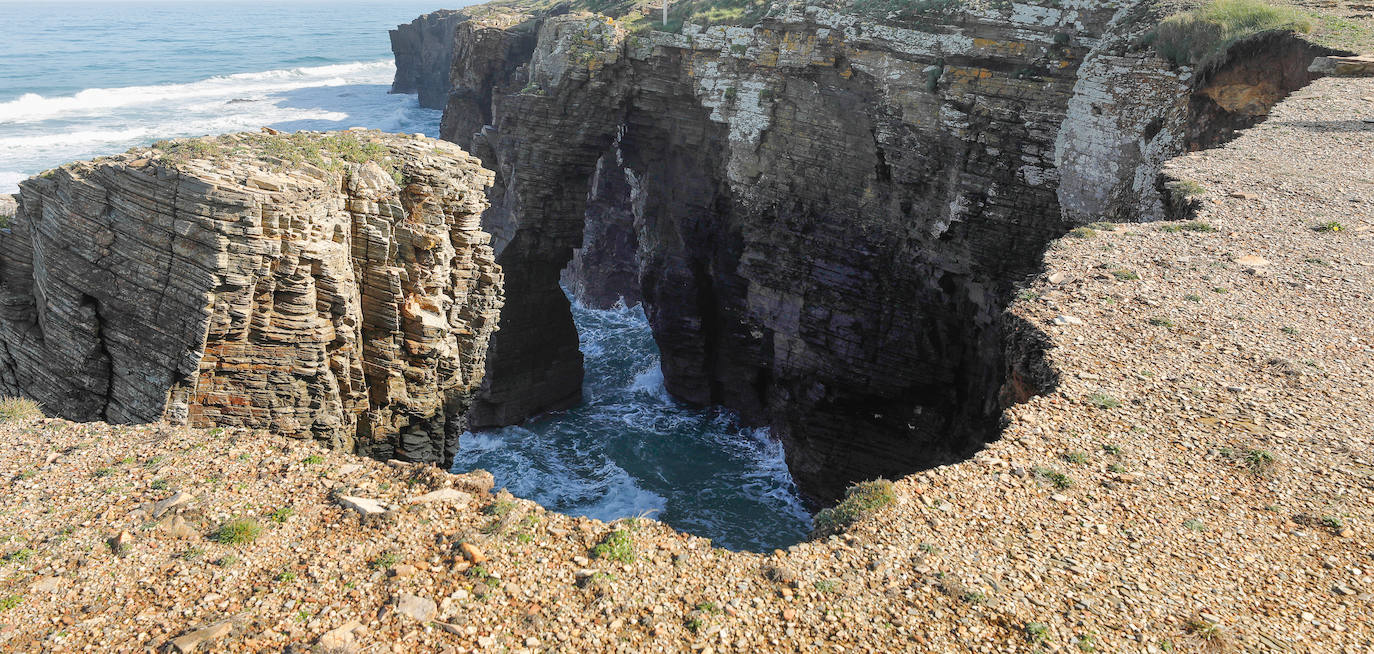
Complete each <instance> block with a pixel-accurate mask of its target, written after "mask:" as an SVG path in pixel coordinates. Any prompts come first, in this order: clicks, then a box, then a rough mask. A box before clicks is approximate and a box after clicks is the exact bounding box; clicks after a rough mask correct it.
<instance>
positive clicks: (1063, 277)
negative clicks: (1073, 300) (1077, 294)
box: [1049, 270, 1069, 284]
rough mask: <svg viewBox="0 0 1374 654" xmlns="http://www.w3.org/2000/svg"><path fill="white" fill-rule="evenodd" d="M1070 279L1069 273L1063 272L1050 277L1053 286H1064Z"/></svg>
mask: <svg viewBox="0 0 1374 654" xmlns="http://www.w3.org/2000/svg"><path fill="white" fill-rule="evenodd" d="M1068 279H1069V273H1066V272H1064V271H1062V270H1061V271H1059V272H1056V273H1052V274H1051V275H1050V276H1049V281H1050V283H1051V284H1063V283H1064V282H1066V281H1068Z"/></svg>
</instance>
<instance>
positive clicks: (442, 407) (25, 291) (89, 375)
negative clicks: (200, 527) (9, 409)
mask: <svg viewBox="0 0 1374 654" xmlns="http://www.w3.org/2000/svg"><path fill="white" fill-rule="evenodd" d="M490 183H491V174H490V173H489V172H488V171H485V170H483V169H482V168H481V167H480V166H479V165H478V162H477V160H476V159H474V158H472V157H469V156H468V155H467V154H466V153H464V152H462V151H461V150H460V149H459V148H457V147H455V146H453V145H451V144H448V143H444V142H441V141H436V140H433V139H423V138H414V137H408V136H389V135H383V134H381V133H377V132H361V131H355V132H347V133H338V134H319V133H302V134H296V135H291V136H272V135H256V134H252V135H249V134H240V135H231V136H225V137H219V138H205V139H192V140H182V141H172V142H164V143H160V144H158V145H156V146H154V147H153V148H148V149H143V150H135V151H131V152H129V153H128V154H124V155H120V156H116V157H109V158H103V159H97V160H95V161H92V162H82V163H76V164H70V165H66V166H63V167H61V168H58V169H54V170H51V171H48V172H47V173H44V174H43V175H41V176H38V177H34V178H32V179H29V180H27V181H25V182H22V183H21V184H20V194H19V197H20V204H19V209H18V212H17V214H16V215H15V217H14V218H13V219H12V221H11V223H10V227H9V229H8V230H3V231H0V393H3V394H7V395H8V394H23V395H26V396H29V397H32V398H34V399H36V400H38V401H39V402H41V403H42V404H43V406H44V408H45V409H46V410H47V411H48V412H49V413H51V414H53V415H59V416H62V417H66V418H70V419H76V420H105V421H109V422H116V423H128V422H147V421H154V420H159V419H164V418H165V419H170V420H173V421H187V422H189V423H191V424H193V425H202V426H206V425H241V426H250V427H262V428H268V429H271V430H273V431H275V432H278V433H281V434H284V435H286V436H289V437H295V438H317V439H322V440H326V441H328V442H329V443H330V444H331V445H332V446H335V447H339V448H346V449H351V450H357V451H359V452H361V453H365V454H370V455H374V456H382V457H396V458H402V459H409V460H417V461H430V462H443V463H447V462H448V461H449V460H451V458H452V455H453V453H454V452H455V451H456V449H455V448H456V445H457V436H458V434H459V433H461V432H462V431H463V429H464V428H465V425H466V423H465V421H464V416H465V413H466V408H467V405H468V402H469V398H470V396H471V394H472V392H473V391H474V390H475V389H476V388H477V385H478V384H479V382H480V381H481V379H482V374H483V369H484V356H485V352H486V346H487V341H488V339H489V337H490V335H491V333H492V332H493V330H494V329H495V326H496V324H495V323H496V316H497V313H498V312H499V309H500V306H501V298H502V295H501V272H500V269H499V267H498V266H497V265H496V264H495V262H494V259H493V253H492V250H491V248H490V247H489V245H488V241H489V237H488V236H487V234H486V233H484V232H482V231H481V229H480V227H479V216H480V214H481V212H482V210H483V209H485V208H486V206H487V202H486V198H485V196H484V190H485V188H486V187H487V186H488V185H490Z"/></svg>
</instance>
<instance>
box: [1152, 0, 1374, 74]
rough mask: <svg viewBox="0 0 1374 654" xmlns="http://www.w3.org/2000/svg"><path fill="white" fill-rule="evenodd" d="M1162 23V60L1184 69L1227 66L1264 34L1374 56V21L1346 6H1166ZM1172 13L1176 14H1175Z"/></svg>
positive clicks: (1217, 1) (1300, 1)
mask: <svg viewBox="0 0 1374 654" xmlns="http://www.w3.org/2000/svg"><path fill="white" fill-rule="evenodd" d="M1160 9H1161V10H1162V11H1161V13H1163V14H1164V15H1168V18H1165V19H1164V20H1162V21H1160V24H1159V26H1158V27H1157V28H1155V30H1154V31H1152V32H1151V33H1150V35H1149V36H1147V37H1146V38H1147V40H1149V41H1150V42H1151V44H1152V45H1153V46H1154V48H1155V50H1156V51H1157V52H1158V53H1159V54H1160V56H1162V57H1164V58H1165V59H1168V60H1170V61H1172V62H1174V63H1175V64H1179V65H1192V66H1200V67H1207V66H1211V65H1214V64H1218V63H1221V62H1223V61H1224V60H1225V58H1226V52H1227V51H1228V50H1229V49H1230V48H1231V47H1232V46H1234V45H1236V44H1238V43H1242V42H1244V41H1247V40H1249V39H1252V38H1254V37H1257V36H1260V35H1263V34H1275V33H1285V32H1288V33H1296V34H1300V35H1302V37H1303V38H1304V39H1306V40H1307V41H1310V42H1312V43H1315V44H1317V45H1321V46H1325V47H1328V48H1334V49H1338V50H1348V51H1351V52H1369V51H1372V50H1374V17H1371V16H1370V15H1369V14H1360V13H1352V10H1351V9H1350V8H1346V7H1342V6H1341V5H1340V3H1334V4H1328V5H1316V4H1313V3H1310V2H1307V1H1305V0H1294V1H1292V2H1287V1H1282V0H1276V1H1274V2H1269V1H1266V0H1210V1H1208V2H1201V3H1199V2H1184V3H1177V2H1170V1H1169V0H1162V1H1161V2H1160ZM1169 14H1172V15H1169Z"/></svg>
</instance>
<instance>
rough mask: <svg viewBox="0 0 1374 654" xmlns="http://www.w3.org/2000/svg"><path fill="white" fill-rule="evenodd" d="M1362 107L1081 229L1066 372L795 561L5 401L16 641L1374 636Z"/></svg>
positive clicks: (3, 461)
mask: <svg viewBox="0 0 1374 654" xmlns="http://www.w3.org/2000/svg"><path fill="white" fill-rule="evenodd" d="M1370 121H1374V80H1333V79H1328V80H1322V81H1319V82H1317V83H1315V84H1313V85H1312V86H1310V87H1308V88H1306V89H1305V90H1303V91H1301V92H1299V93H1298V94H1296V95H1295V96H1294V97H1293V98H1291V99H1290V100H1288V101H1286V102H1284V103H1283V104H1281V105H1280V106H1279V107H1277V108H1276V110H1275V113H1274V116H1273V118H1271V119H1270V120H1269V121H1268V122H1266V123H1264V124H1263V125H1262V126H1260V127H1258V128H1256V129H1253V130H1250V131H1249V132H1247V133H1245V134H1244V135H1243V136H1242V137H1241V138H1240V139H1238V140H1237V141H1235V142H1233V143H1232V144H1230V145H1229V146H1227V147H1226V148H1224V149H1221V150H1216V151H1211V152H1208V153H1205V154H1198V155H1192V156H1189V157H1185V158H1183V159H1181V160H1178V161H1176V162H1174V163H1172V164H1171V165H1170V166H1169V174H1171V175H1172V176H1174V177H1175V178H1177V179H1179V180H1187V181H1189V182H1192V183H1191V184H1188V183H1183V184H1179V185H1178V187H1179V188H1180V192H1182V193H1189V192H1193V193H1197V194H1198V195H1197V196H1196V198H1195V199H1196V200H1197V201H1198V202H1199V209H1198V211H1197V214H1196V216H1195V217H1194V219H1193V220H1191V221H1189V222H1175V223H1154V224H1134V225H1117V226H1109V225H1107V226H1097V227H1093V228H1090V229H1088V230H1082V231H1079V232H1077V233H1076V234H1075V235H1072V236H1069V237H1067V238H1065V239H1063V240H1062V241H1060V242H1059V243H1058V244H1057V245H1056V246H1055V247H1053V248H1052V249H1051V251H1050V252H1048V253H1047V255H1046V258H1045V264H1046V268H1045V271H1044V274H1043V275H1042V276H1040V277H1039V278H1038V279H1037V280H1035V281H1034V282H1033V283H1032V284H1031V285H1030V286H1029V287H1028V288H1026V289H1025V290H1024V291H1023V292H1022V294H1021V296H1020V299H1019V300H1018V302H1017V303H1016V304H1015V305H1014V306H1013V308H1012V312H1013V313H1014V314H1015V315H1016V316H1019V317H1020V318H1022V319H1024V320H1025V321H1028V322H1029V323H1031V324H1032V325H1034V326H1036V327H1038V328H1039V329H1042V330H1044V332H1045V333H1046V334H1048V338H1049V342H1050V344H1051V346H1052V347H1051V349H1050V350H1049V351H1048V353H1047V355H1048V358H1049V360H1050V362H1051V363H1052V365H1053V366H1054V367H1055V368H1056V370H1057V371H1058V372H1059V374H1060V377H1061V382H1062V384H1061V386H1060V387H1059V388H1058V389H1057V390H1056V391H1054V392H1053V393H1051V394H1049V395H1046V396H1041V397H1037V398H1034V399H1032V400H1031V401H1029V402H1028V403H1026V404H1022V405H1018V406H1016V407H1013V408H1012V409H1010V410H1009V411H1008V414H1007V417H1008V425H1009V426H1008V427H1007V429H1006V432H1005V435H1004V437H1003V438H1002V439H1001V440H999V441H997V442H995V443H992V444H990V445H989V446H988V447H987V448H986V449H985V450H984V451H982V452H980V453H979V454H977V455H976V456H975V457H974V458H973V459H971V460H969V461H966V462H964V463H960V464H957V465H952V466H946V467H942V468H938V469H934V470H930V471H927V472H924V473H920V474H915V475H912V476H910V477H907V478H905V479H902V480H899V481H898V482H897V483H896V499H895V501H894V502H892V503H891V504H889V505H888V506H886V507H884V508H881V509H879V510H877V511H876V512H874V513H872V514H871V515H870V516H869V517H867V518H865V519H863V520H861V521H860V522H859V523H857V524H856V525H855V526H854V527H853V528H852V529H851V530H850V531H849V532H847V533H845V534H843V535H840V536H835V537H831V538H827V539H824V540H818V541H812V542H808V543H803V544H801V545H797V546H795V547H792V548H790V549H789V550H788V551H786V552H774V553H772V554H768V555H756V554H748V553H732V552H728V551H724V550H719V549H713V548H712V547H711V546H710V543H709V542H707V541H705V540H703V539H699V538H695V537H691V536H687V535H685V534H681V533H677V532H674V531H673V530H671V529H669V528H668V527H666V526H664V525H662V524H659V523H657V522H654V521H652V520H647V519H640V520H631V521H621V522H619V523H616V524H604V523H601V522H597V521H593V520H586V519H574V518H569V517H567V516H562V515H558V514H554V513H549V512H545V511H544V510H542V509H541V508H540V507H538V506H536V505H534V504H533V503H531V502H527V501H523V500H518V499H513V498H510V497H509V496H508V495H504V494H502V493H499V492H498V493H496V494H491V493H489V492H487V490H486V489H487V488H488V486H489V484H490V477H487V476H484V475H481V474H473V475H466V476H453V475H449V474H447V473H444V472H441V471H439V470H437V469H433V468H425V467H418V466H411V465H406V464H387V463H381V462H376V461H370V460H364V459H359V458H357V457H354V456H350V455H347V454H342V453H337V452H327V451H322V450H320V449H319V448H318V447H317V446H315V445H314V444H311V443H295V442H288V443H283V442H282V441H281V440H280V439H279V438H276V437H274V436H272V435H270V434H265V433H250V432H240V431H232V430H228V431H217V430H209V431H197V430H185V429H181V428H176V427H168V426H159V425H151V426H119V427H114V426H107V425H103V424H86V425H77V424H71V423H67V422H63V421H57V420H11V421H9V422H7V423H5V424H3V425H0V448H2V449H0V451H3V452H4V455H3V456H0V479H3V480H4V482H3V483H4V486H3V489H4V490H3V493H0V557H3V558H2V559H0V649H2V650H6V651H97V652H107V651H135V650H150V649H157V648H166V649H169V650H171V651H189V650H191V649H198V650H199V651H283V650H286V651H297V652H302V651H308V650H311V649H312V648H314V649H315V650H316V651H321V652H353V651H357V652H386V651H394V652H415V651H440V652H475V651H481V652H486V651H509V652H522V651H527V652H544V651H576V652H603V651H604V652H658V651H673V652H676V651H693V652H703V653H711V652H763V651H817V652H850V651H858V652H899V651H933V652H1031V651H1045V652H1091V651H1099V652H1160V651H1243V650H1244V651H1256V652H1268V651H1274V652H1309V651H1310V652H1350V653H1355V652H1369V651H1371V650H1374V536H1371V534H1374V493H1372V492H1371V490H1374V417H1372V412H1371V407H1374V312H1371V310H1370V309H1371V306H1372V305H1371V294H1372V293H1374V248H1371V245H1374V124H1371V122H1370ZM431 493H433V494H431ZM427 494H429V495H427ZM350 498H364V499H363V500H358V499H350ZM416 499H423V501H418V502H417V501H414V500H416ZM368 500H371V501H372V502H369V501H368ZM350 505H355V506H359V507H361V508H362V509H363V510H364V511H368V512H379V513H374V514H370V515H366V516H365V515H364V514H363V513H362V512H360V511H359V510H355V509H354V508H350ZM236 518H251V521H247V522H245V521H236V520H235V519H236ZM617 532H618V533H617Z"/></svg>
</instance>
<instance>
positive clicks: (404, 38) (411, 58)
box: [390, 10, 467, 109]
mask: <svg viewBox="0 0 1374 654" xmlns="http://www.w3.org/2000/svg"><path fill="white" fill-rule="evenodd" d="M465 20H467V16H466V15H464V14H462V13H460V12H457V11H452V10H441V11H436V12H432V13H428V14H425V15H423V16H420V17H419V18H416V19H415V20H413V21H410V22H409V23H406V24H404V25H397V26H396V29H394V30H391V32H390V36H391V52H392V54H394V55H395V57H396V78H395V80H393V81H392V83H391V92H392V93H415V94H418V95H419V96H420V106H422V107H429V108H430V109H443V108H444V103H445V102H447V101H448V89H449V83H448V69H449V62H451V61H452V60H453V31H454V29H456V28H457V27H458V25H459V24H461V23H462V22H463V21H465Z"/></svg>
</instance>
